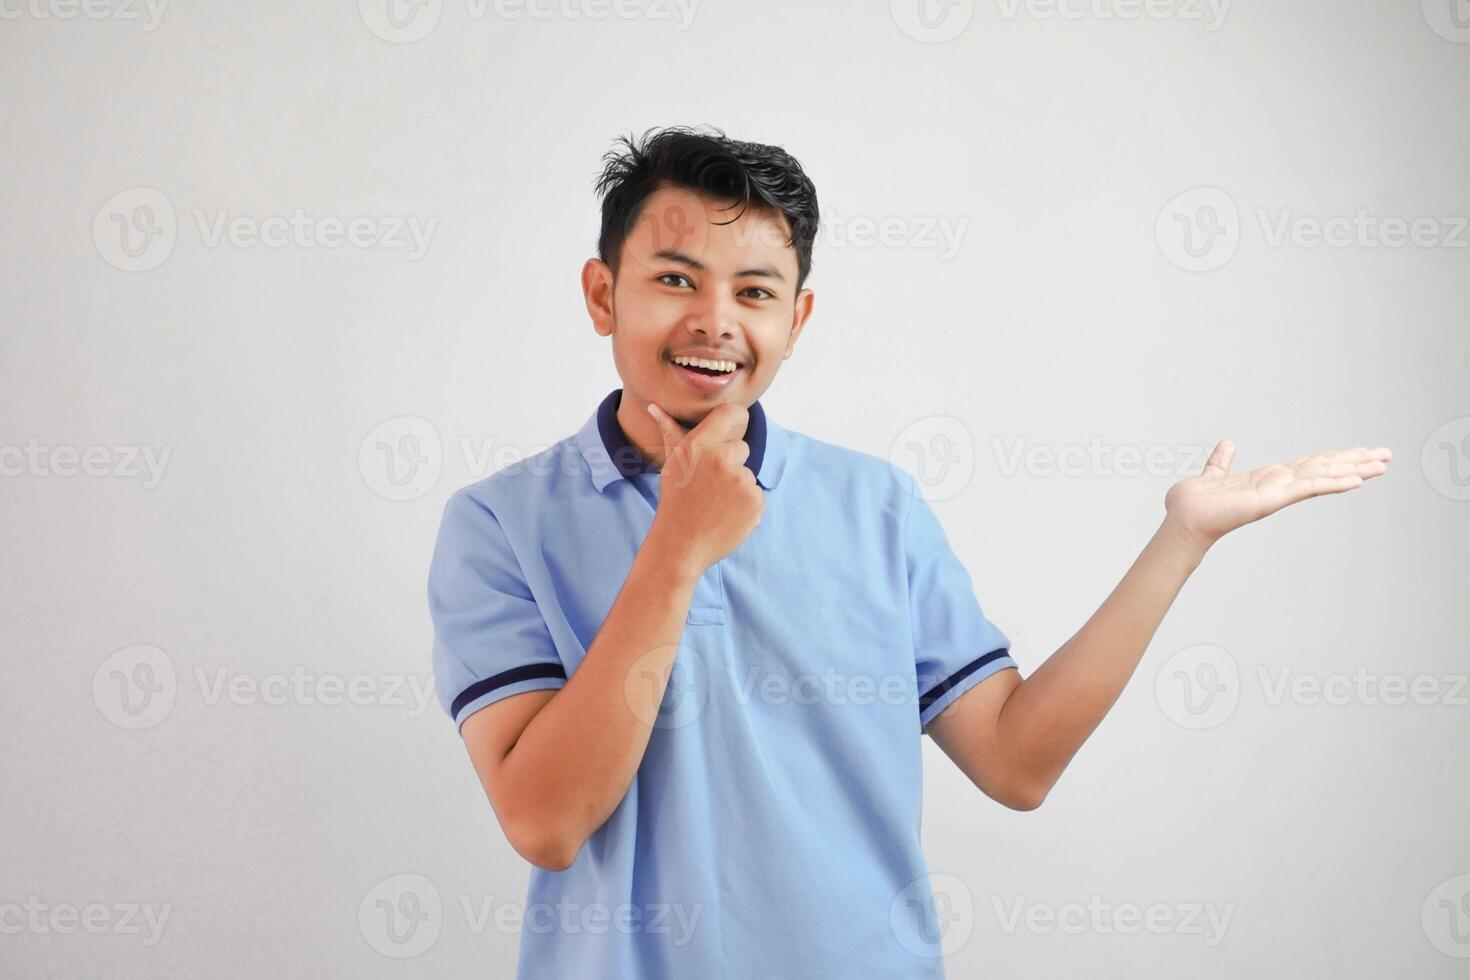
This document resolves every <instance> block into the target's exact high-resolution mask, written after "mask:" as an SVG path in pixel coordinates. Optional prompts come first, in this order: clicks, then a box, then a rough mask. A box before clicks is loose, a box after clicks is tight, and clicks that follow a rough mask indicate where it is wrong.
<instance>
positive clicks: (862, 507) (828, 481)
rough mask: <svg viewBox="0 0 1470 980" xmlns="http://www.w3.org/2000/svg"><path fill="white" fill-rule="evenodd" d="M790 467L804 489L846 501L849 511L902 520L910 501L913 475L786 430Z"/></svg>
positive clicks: (863, 454)
mask: <svg viewBox="0 0 1470 980" xmlns="http://www.w3.org/2000/svg"><path fill="white" fill-rule="evenodd" d="M786 436H787V439H788V447H789V448H788V452H789V453H790V458H791V464H792V465H793V466H794V467H795V468H796V470H797V471H798V472H800V473H801V480H802V484H803V486H804V487H806V488H808V489H809V490H812V491H815V492H820V493H824V494H827V495H830V496H833V497H836V498H838V499H839V500H841V501H844V502H846V505H847V508H848V509H849V511H850V512H855V513H859V514H860V513H864V512H870V513H876V514H878V515H879V516H883V517H886V518H889V519H893V520H902V519H903V515H904V514H905V512H906V511H907V509H908V505H909V501H910V500H911V499H912V494H913V492H914V487H915V486H916V481H915V478H914V476H913V474H911V473H909V472H908V471H907V470H905V469H904V468H903V467H901V466H897V465H895V464H894V463H893V462H891V461H890V460H888V459H885V458H884V457H882V456H878V455H876V454H874V453H870V452H865V451H863V450H861V449H853V448H851V447H848V446H840V445H838V444H837V443H835V442H829V441H827V440H825V439H819V438H817V437H816V436H811V435H807V434H806V433H803V432H796V431H794V430H791V429H787V430H786Z"/></svg>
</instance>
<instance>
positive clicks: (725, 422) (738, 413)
mask: <svg viewBox="0 0 1470 980" xmlns="http://www.w3.org/2000/svg"><path fill="white" fill-rule="evenodd" d="M749 426H750V410H749V409H747V408H746V407H745V406H744V405H737V404H735V403H734V402H727V403H725V404H723V405H716V406H715V407H714V408H712V409H710V411H709V414H707V415H706V416H705V417H704V418H702V419H700V420H699V424H698V425H696V426H695V427H694V428H693V429H691V430H690V432H689V435H690V437H691V438H693V439H697V440H699V441H701V442H735V441H737V440H742V439H744V437H745V430H746V429H747V428H748V427H749Z"/></svg>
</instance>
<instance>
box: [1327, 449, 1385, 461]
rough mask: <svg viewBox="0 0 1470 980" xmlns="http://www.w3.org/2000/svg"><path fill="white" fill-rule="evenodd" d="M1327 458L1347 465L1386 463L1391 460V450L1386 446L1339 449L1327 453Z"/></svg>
mask: <svg viewBox="0 0 1470 980" xmlns="http://www.w3.org/2000/svg"><path fill="white" fill-rule="evenodd" d="M1328 456H1329V457H1330V458H1331V459H1333V460H1340V461H1344V462H1348V463H1376V462H1384V463H1386V462H1388V461H1389V460H1391V459H1393V450H1391V449H1389V448H1388V447H1387V446H1379V447H1378V448H1376V449H1366V448H1364V447H1362V446H1359V447H1358V448H1357V449H1340V450H1338V451H1337V452H1335V453H1328Z"/></svg>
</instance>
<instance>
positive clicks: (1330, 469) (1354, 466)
mask: <svg viewBox="0 0 1470 980" xmlns="http://www.w3.org/2000/svg"><path fill="white" fill-rule="evenodd" d="M1296 470H1297V475H1298V476H1301V477H1316V476H1355V475H1356V476H1361V477H1363V478H1364V479H1368V478H1369V477H1374V476H1382V475H1383V474H1384V473H1387V472H1388V462H1387V461H1386V460H1381V459H1378V460H1368V461H1365V462H1359V463H1355V462H1346V461H1342V460H1333V459H1331V458H1328V459H1318V458H1317V457H1314V456H1311V457H1308V458H1307V460H1306V462H1305V463H1304V464H1303V465H1301V466H1298V467H1296Z"/></svg>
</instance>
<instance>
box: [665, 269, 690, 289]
mask: <svg viewBox="0 0 1470 980" xmlns="http://www.w3.org/2000/svg"><path fill="white" fill-rule="evenodd" d="M670 279H679V280H682V281H683V282H684V283H685V284H686V285H689V284H690V283H689V279H688V278H687V277H685V276H682V275H680V274H679V273H677V272H665V273H664V274H663V275H661V276H659V277H658V281H659V282H661V283H663V284H664V285H666V286H677V285H679V283H677V282H669V280H670Z"/></svg>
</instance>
